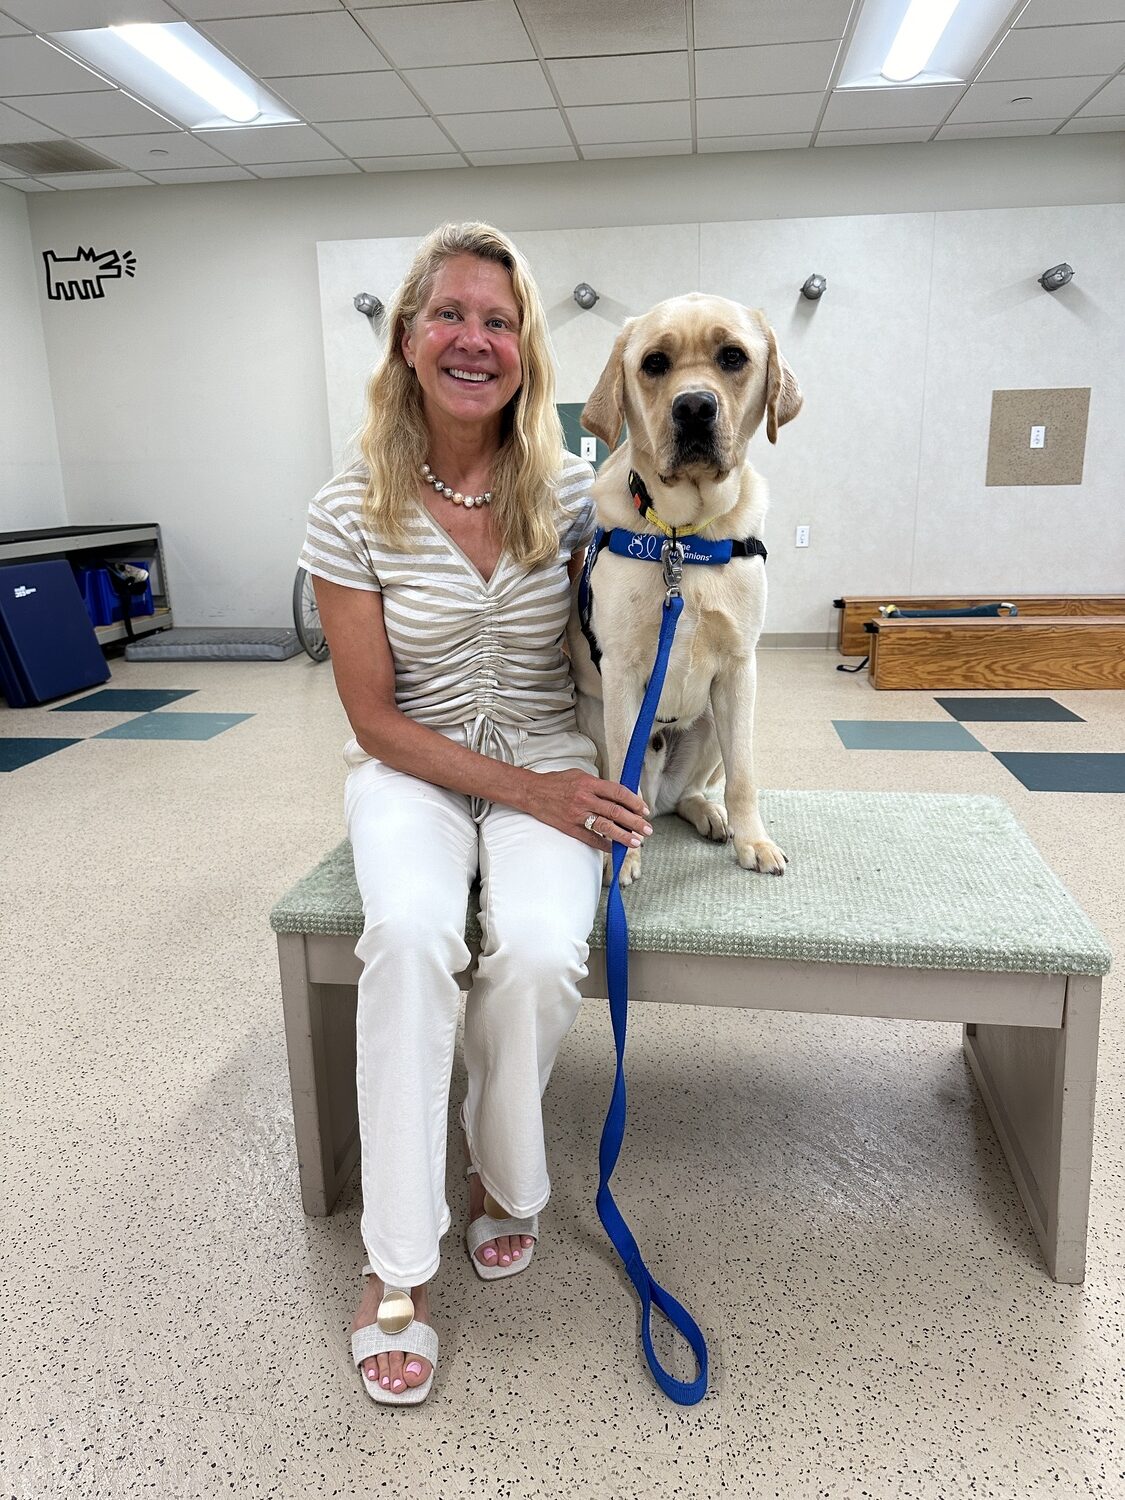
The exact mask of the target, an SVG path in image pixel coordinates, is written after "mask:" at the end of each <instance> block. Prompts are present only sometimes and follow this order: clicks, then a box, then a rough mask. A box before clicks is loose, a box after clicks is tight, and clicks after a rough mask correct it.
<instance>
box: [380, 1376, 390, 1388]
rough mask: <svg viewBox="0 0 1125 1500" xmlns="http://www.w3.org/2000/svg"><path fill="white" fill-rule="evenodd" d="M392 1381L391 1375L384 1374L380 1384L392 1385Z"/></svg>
mask: <svg viewBox="0 0 1125 1500" xmlns="http://www.w3.org/2000/svg"><path fill="white" fill-rule="evenodd" d="M390 1383H391V1377H390V1376H389V1375H384V1376H383V1378H382V1380H380V1382H379V1384H380V1385H381V1386H388V1385H390Z"/></svg>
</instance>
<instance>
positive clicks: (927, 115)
mask: <svg viewBox="0 0 1125 1500" xmlns="http://www.w3.org/2000/svg"><path fill="white" fill-rule="evenodd" d="M963 92H964V85H963V84H960V83H940V84H931V85H929V86H928V87H926V88H918V89H907V88H893V89H837V90H836V91H835V93H834V94H833V95H832V97H831V99H829V101H828V108H827V109H826V110H825V111H824V119H823V121H822V122H821V127H820V128H821V129H822V130H876V129H880V128H883V127H887V126H892V125H894V126H897V125H929V126H934V125H939V124H940V123H941V121H942V120H944V119H945V117H946V115H947V114H948V113H949V111H950V110H951V109H952V108H953V106H954V104H956V102H957V100H958V99H959V98H960V97H961V94H962V93H963Z"/></svg>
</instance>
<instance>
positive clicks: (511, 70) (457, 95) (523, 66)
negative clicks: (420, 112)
mask: <svg viewBox="0 0 1125 1500" xmlns="http://www.w3.org/2000/svg"><path fill="white" fill-rule="evenodd" d="M404 76H405V78H406V81H407V82H408V83H409V84H410V86H411V87H412V88H415V89H417V90H418V92H419V94H421V96H422V98H423V99H424V100H425V101H426V104H427V106H428V107H429V108H430V109H432V110H433V112H434V114H436V115H468V114H473V113H475V112H476V111H477V110H480V109H491V108H492V107H493V106H494V105H495V104H496V102H497V100H498V99H502V100H503V101H504V103H505V104H506V105H507V107H508V108H509V109H551V108H553V107H554V103H555V99H554V95H553V94H552V93H551V89H550V86H549V84H548V83H547V80H546V79H545V78H544V77H543V69H542V68H541V67H540V66H539V64H538V63H537V62H502V63H475V64H470V65H469V66H467V67H461V68H412V69H411V70H410V72H409V73H407V74H405V75H404Z"/></svg>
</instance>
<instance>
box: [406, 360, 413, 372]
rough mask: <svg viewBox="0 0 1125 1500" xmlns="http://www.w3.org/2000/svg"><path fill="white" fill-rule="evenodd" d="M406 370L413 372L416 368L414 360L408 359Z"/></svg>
mask: <svg viewBox="0 0 1125 1500" xmlns="http://www.w3.org/2000/svg"><path fill="white" fill-rule="evenodd" d="M406 368H407V369H408V370H413V368H414V361H413V360H412V359H408V360H407V361H406Z"/></svg>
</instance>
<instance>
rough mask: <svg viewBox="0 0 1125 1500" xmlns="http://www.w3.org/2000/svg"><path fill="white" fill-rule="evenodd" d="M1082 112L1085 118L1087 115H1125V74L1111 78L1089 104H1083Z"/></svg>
mask: <svg viewBox="0 0 1125 1500" xmlns="http://www.w3.org/2000/svg"><path fill="white" fill-rule="evenodd" d="M1080 113H1081V114H1082V117H1083V118H1085V117H1086V116H1087V115H1125V75H1123V76H1121V77H1118V78H1111V79H1110V80H1109V82H1108V83H1107V84H1106V86H1105V88H1104V89H1099V90H1098V92H1097V93H1096V94H1095V95H1094V97H1093V98H1092V99H1091V100H1090V102H1089V104H1085V105H1083V106H1082V109H1081V111H1080Z"/></svg>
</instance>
